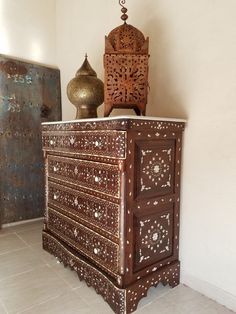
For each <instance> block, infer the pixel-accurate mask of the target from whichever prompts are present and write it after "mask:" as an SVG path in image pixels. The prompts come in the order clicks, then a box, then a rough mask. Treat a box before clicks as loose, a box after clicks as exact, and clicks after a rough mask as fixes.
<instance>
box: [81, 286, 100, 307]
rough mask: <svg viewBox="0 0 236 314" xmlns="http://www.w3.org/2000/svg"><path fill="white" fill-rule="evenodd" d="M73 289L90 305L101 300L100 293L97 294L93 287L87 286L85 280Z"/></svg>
mask: <svg viewBox="0 0 236 314" xmlns="http://www.w3.org/2000/svg"><path fill="white" fill-rule="evenodd" d="M75 291H76V293H77V294H78V295H79V296H80V297H81V298H82V299H83V300H84V301H85V302H86V303H87V304H90V305H91V304H92V303H96V302H100V301H102V300H103V298H102V297H101V295H99V294H97V293H96V291H95V289H94V288H92V287H88V286H87V285H86V283H85V282H83V285H82V286H81V287H80V288H78V289H76V290H75Z"/></svg>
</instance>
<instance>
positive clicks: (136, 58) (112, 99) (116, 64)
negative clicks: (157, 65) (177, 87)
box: [104, 0, 149, 117]
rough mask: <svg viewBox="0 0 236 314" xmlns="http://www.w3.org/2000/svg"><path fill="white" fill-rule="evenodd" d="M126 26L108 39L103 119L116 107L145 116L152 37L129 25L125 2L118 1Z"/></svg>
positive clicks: (106, 40)
mask: <svg viewBox="0 0 236 314" xmlns="http://www.w3.org/2000/svg"><path fill="white" fill-rule="evenodd" d="M119 3H120V5H121V6H122V9H121V12H122V13H123V14H122V16H121V19H122V20H123V21H124V24H122V25H121V26H119V27H117V28H115V29H113V30H112V31H111V32H110V34H109V35H108V36H106V37H105V55H104V67H105V83H104V88H105V100H104V116H105V117H106V116H108V115H109V114H110V113H111V111H112V109H113V108H132V109H134V110H135V112H136V114H137V115H145V112H146V104H147V92H148V58H149V53H148V52H149V51H148V46H149V38H146V39H145V37H144V35H143V33H142V32H141V31H139V30H138V29H137V28H135V27H134V26H132V25H129V24H127V23H126V20H127V19H128V15H127V14H126V12H127V9H126V8H125V7H124V6H123V4H125V0H120V1H119Z"/></svg>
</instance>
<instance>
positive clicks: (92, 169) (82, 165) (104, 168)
mask: <svg viewBox="0 0 236 314" xmlns="http://www.w3.org/2000/svg"><path fill="white" fill-rule="evenodd" d="M48 173H49V176H50V177H52V178H55V179H59V180H63V181H65V182H68V183H71V184H75V185H79V186H82V187H85V188H87V189H91V190H96V191H98V192H102V193H104V194H107V195H111V196H114V197H119V196H120V172H119V166H118V165H110V164H102V163H98V162H92V161H85V160H80V159H74V158H66V157H56V156H49V157H48Z"/></svg>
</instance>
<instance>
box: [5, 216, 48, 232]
mask: <svg viewBox="0 0 236 314" xmlns="http://www.w3.org/2000/svg"><path fill="white" fill-rule="evenodd" d="M42 226H43V219H41V220H36V221H32V222H27V223H22V224H19V225H16V226H12V227H5V228H3V229H1V230H0V234H1V233H2V234H10V233H16V232H21V231H27V230H33V229H39V228H42Z"/></svg>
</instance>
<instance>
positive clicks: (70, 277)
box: [51, 263, 83, 289]
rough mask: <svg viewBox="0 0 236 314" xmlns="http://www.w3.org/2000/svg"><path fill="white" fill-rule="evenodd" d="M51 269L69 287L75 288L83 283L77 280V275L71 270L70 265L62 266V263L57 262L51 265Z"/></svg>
mask: <svg viewBox="0 0 236 314" xmlns="http://www.w3.org/2000/svg"><path fill="white" fill-rule="evenodd" d="M51 267H52V270H53V271H55V272H56V274H57V275H58V276H59V277H60V278H61V279H63V280H64V281H65V282H66V283H67V284H68V285H69V287H70V288H72V289H75V288H79V287H81V286H82V285H83V284H82V282H81V281H80V280H79V277H78V275H77V273H76V272H75V271H72V270H71V269H70V267H64V265H63V264H62V263H57V264H55V265H54V266H51Z"/></svg>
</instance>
